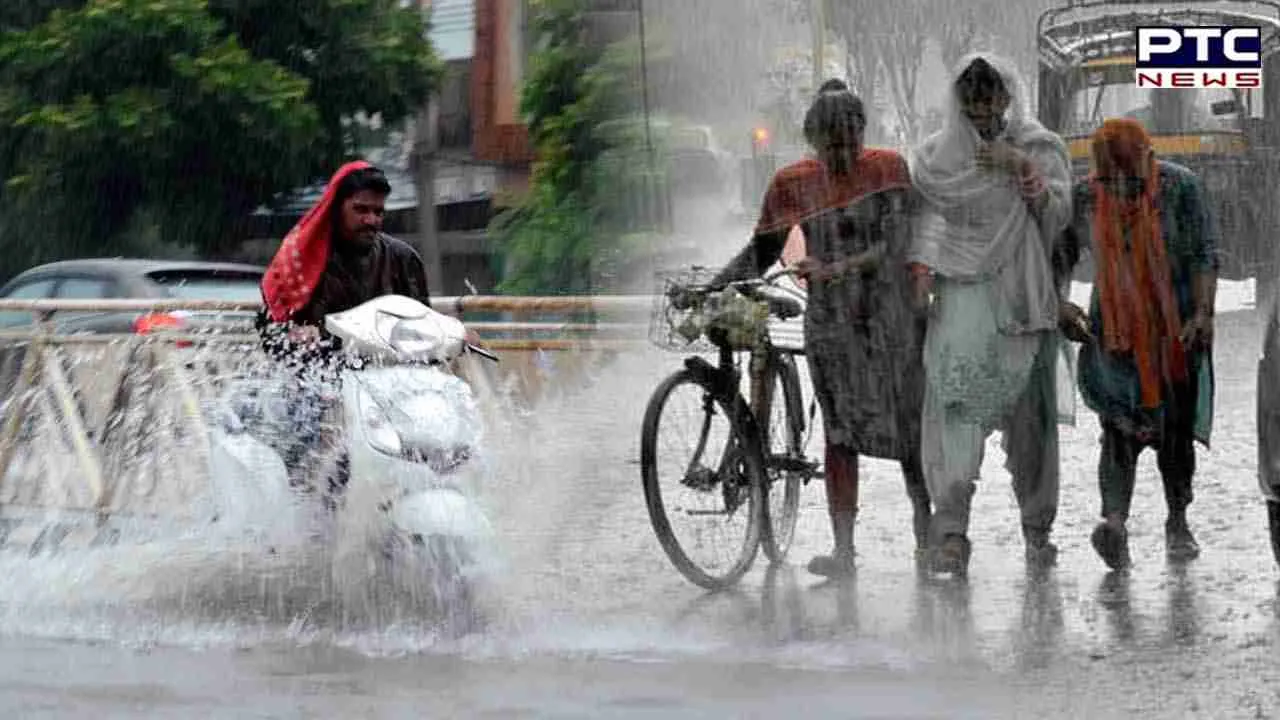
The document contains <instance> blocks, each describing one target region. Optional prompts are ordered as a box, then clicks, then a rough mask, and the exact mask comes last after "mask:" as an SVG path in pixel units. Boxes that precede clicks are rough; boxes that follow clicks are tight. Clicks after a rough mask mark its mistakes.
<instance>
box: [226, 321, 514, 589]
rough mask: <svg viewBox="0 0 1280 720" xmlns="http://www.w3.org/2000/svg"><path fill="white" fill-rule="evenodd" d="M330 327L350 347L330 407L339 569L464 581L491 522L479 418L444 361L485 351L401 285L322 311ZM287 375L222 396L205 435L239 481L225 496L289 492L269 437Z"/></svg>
mask: <svg viewBox="0 0 1280 720" xmlns="http://www.w3.org/2000/svg"><path fill="white" fill-rule="evenodd" d="M325 328H326V329H327V330H328V331H329V332H330V333H331V334H332V335H334V336H335V337H337V338H339V339H340V340H341V342H342V352H344V353H345V354H347V355H349V356H350V358H349V362H347V363H346V364H345V365H344V369H343V370H342V371H341V388H342V389H341V400H342V405H341V410H340V413H341V415H340V417H339V418H338V419H337V422H338V423H340V424H341V426H342V428H343V436H344V440H345V445H346V447H347V452H348V458H349V463H350V465H349V473H348V481H347V485H346V487H345V489H344V490H343V491H342V493H341V497H340V499H339V507H338V509H337V512H336V513H334V514H333V516H332V518H331V520H330V521H329V522H328V523H327V525H328V527H329V528H330V531H329V532H327V533H326V534H327V535H329V537H330V540H331V542H332V545H331V549H332V552H333V556H334V560H335V563H336V565H335V572H337V573H339V574H344V575H347V579H348V581H349V582H348V584H350V585H352V586H356V587H359V586H362V585H364V584H366V583H365V582H364V579H363V578H364V574H365V573H366V572H367V571H368V570H369V569H374V570H375V571H376V572H379V573H380V572H381V571H380V570H377V567H379V566H384V565H386V564H389V565H390V566H391V567H392V569H394V570H395V574H396V575H397V576H399V577H398V578H396V580H397V582H396V583H395V584H396V585H401V584H402V582H400V580H409V581H411V582H413V583H415V584H416V583H422V582H429V583H432V584H434V585H435V588H434V589H433V592H434V594H435V595H436V596H437V597H438V596H440V595H441V594H450V595H452V594H456V593H457V592H459V591H462V592H467V586H468V585H469V584H470V582H469V581H470V579H471V578H472V577H474V575H475V571H476V570H478V569H479V567H478V563H477V562H476V561H477V560H479V556H480V555H482V554H483V553H484V551H485V550H486V549H487V548H489V547H491V545H490V544H489V542H488V541H489V539H490V538H491V537H492V534H493V533H492V528H491V526H490V524H489V521H488V518H487V517H486V515H485V513H484V512H483V511H482V510H481V509H480V507H479V505H478V504H477V502H476V501H475V495H476V493H475V492H473V489H474V483H475V482H476V481H477V480H478V478H476V477H474V475H475V472H474V471H475V470H476V468H474V467H473V466H474V465H476V463H475V462H474V459H475V456H476V455H477V454H478V452H479V449H480V443H481V440H482V430H483V423H482V420H481V416H480V412H479V408H478V407H477V405H476V402H475V398H474V396H473V394H472V392H471V388H470V386H469V385H468V384H467V383H466V382H465V381H463V380H462V379H460V378H458V377H457V376H455V375H453V374H452V372H451V363H453V362H454V361H455V360H458V359H459V358H461V357H462V355H463V354H465V353H467V352H468V350H469V349H472V350H475V351H476V352H478V353H480V354H482V355H483V354H485V353H484V352H483V351H481V350H478V349H475V348H469V346H468V345H467V343H466V341H465V332H466V330H465V328H464V327H463V325H462V323H461V322H459V321H458V320H456V319H454V318H451V317H448V316H446V315H442V314H440V313H438V312H435V311H433V310H431V309H430V308H428V307H427V306H425V305H423V304H422V303H420V302H418V301H416V300H412V299H410V298H407V297H402V296H398V295H388V296H384V297H380V298H376V299H374V300H371V301H369V302H367V303H365V304H363V305H360V306H358V307H355V308H352V309H351V310H348V311H346V312H342V313H335V314H332V315H329V316H327V317H326V318H325ZM490 357H491V356H490ZM291 382H292V380H290V379H289V377H285V376H282V378H281V379H280V380H274V379H273V380H270V381H268V382H266V383H263V382H261V381H257V382H255V381H252V380H245V381H239V382H236V383H233V388H232V389H231V391H230V392H229V393H228V394H227V395H226V396H225V397H224V400H223V403H224V404H223V406H222V408H221V410H220V412H221V421H220V422H218V423H215V430H214V433H213V434H214V437H213V438H212V440H213V444H214V463H215V466H216V467H215V473H216V475H217V476H219V477H221V478H223V480H222V481H221V484H228V482H230V483H231V485H234V486H235V487H228V488H227V491H228V492H227V493H225V494H226V495H227V496H230V497H237V496H240V495H243V496H244V497H255V496H257V497H259V498H261V492H262V491H261V486H262V485H263V484H267V485H271V486H272V487H273V488H275V489H277V490H279V491H280V492H285V493H289V492H290V490H289V489H288V484H289V483H288V479H287V477H286V473H285V468H284V465H283V463H282V462H281V460H280V456H279V455H278V452H279V448H280V447H281V445H280V443H278V442H273V438H277V439H278V438H279V437H280V433H281V428H282V427H287V426H288V424H289V422H288V397H289V391H288V390H287V389H286V386H287V385H289V384H291ZM286 432H287V431H286ZM285 444H287V439H286V442H285ZM272 449H274V450H275V451H272ZM264 457H265V458H266V459H267V460H269V462H265V464H264ZM239 476H243V477H241V478H240V479H239V480H235V481H234V482H232V481H231V480H230V478H237V477H239ZM239 486H255V487H258V488H259V489H258V491H257V492H247V491H244V490H240V491H239V492H237V491H236V488H238V487H239ZM305 504H307V505H310V503H305ZM240 505H246V503H240ZM247 505H249V506H252V505H253V504H252V503H248V504H247ZM315 506H316V508H317V509H318V507H319V502H316V503H315ZM242 510H244V511H246V512H251V513H252V512H254V510H253V508H252V507H245V508H242ZM424 549H425V551H423V550H424ZM459 581H461V582H459ZM460 588H461V590H460Z"/></svg>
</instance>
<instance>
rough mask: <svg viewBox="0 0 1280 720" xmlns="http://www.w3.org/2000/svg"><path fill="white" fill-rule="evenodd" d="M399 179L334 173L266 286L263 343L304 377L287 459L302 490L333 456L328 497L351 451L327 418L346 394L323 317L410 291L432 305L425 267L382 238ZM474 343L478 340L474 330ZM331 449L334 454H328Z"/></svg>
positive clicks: (341, 480) (371, 171) (366, 167)
mask: <svg viewBox="0 0 1280 720" xmlns="http://www.w3.org/2000/svg"><path fill="white" fill-rule="evenodd" d="M390 194H391V183H390V182H388V181H387V177H386V175H385V174H384V173H383V172H382V171H381V170H379V169H378V168H376V167H374V166H373V165H370V164H369V163H367V162H364V161H356V162H351V163H347V164H346V165H343V166H342V167H341V168H339V169H338V171H337V172H336V173H334V175H333V177H332V178H331V179H330V180H329V183H328V185H327V186H326V187H325V191H324V195H323V196H322V197H321V198H320V200H319V202H317V203H316V204H315V205H314V206H312V207H311V209H310V210H308V211H307V212H306V214H305V215H303V216H302V219H301V220H299V221H298V223H297V225H295V226H294V227H293V229H292V230H290V231H289V234H288V235H286V236H285V239H284V242H282V243H281V245H280V249H279V250H278V251H276V255H275V257H274V259H273V260H272V261H271V265H270V266H269V267H268V268H267V272H266V275H265V276H264V277H263V280H262V297H263V301H264V304H265V309H264V311H263V312H262V313H261V314H260V315H259V318H258V329H259V332H260V333H261V335H262V340H263V346H264V348H265V349H266V350H267V352H268V353H269V354H271V355H272V356H273V357H275V358H277V359H280V360H283V361H284V362H285V363H287V364H288V365H289V366H290V367H291V368H292V369H293V370H294V371H295V372H296V375H297V380H298V383H297V385H296V392H295V393H293V397H291V398H290V401H289V416H290V418H291V422H292V426H293V427H292V430H293V437H292V438H291V439H290V441H288V442H287V443H286V444H287V445H288V447H287V448H286V449H285V451H284V453H283V455H284V459H285V464H286V466H287V467H288V468H289V472H290V481H291V483H292V484H294V485H295V486H304V487H306V486H310V485H311V478H314V477H316V475H317V471H320V470H322V469H323V468H322V465H323V463H324V461H325V460H329V459H332V460H336V463H337V466H336V468H334V470H333V471H332V472H330V473H329V483H328V489H329V494H330V495H334V494H337V493H339V492H340V491H341V489H342V488H343V487H344V486H345V485H346V480H347V471H348V469H347V461H346V455H345V453H344V452H342V451H341V450H339V449H338V448H337V447H336V442H335V440H336V438H334V437H333V436H334V433H333V432H331V431H328V430H326V428H325V425H326V423H325V419H326V416H327V415H328V413H329V412H330V411H331V410H332V409H333V407H334V405H335V403H336V400H337V397H338V393H337V389H336V385H337V372H336V371H337V370H338V367H337V365H336V362H335V360H336V358H335V351H336V350H337V349H338V345H339V343H338V340H337V338H334V337H332V336H331V335H330V334H329V333H328V332H327V331H325V329H324V327H323V323H324V318H325V316H326V315H329V314H332V313H338V312H343V311H345V310H349V309H351V308H354V307H356V306H358V305H361V304H363V303H365V302H368V301H369V300H372V299H374V298H377V297H381V296H384V295H403V296H406V297H409V298H413V299H415V300H418V301H420V302H422V303H423V304H425V305H427V306H430V304H431V301H430V299H429V296H428V288H427V273H426V265H425V263H423V261H422V258H421V256H419V255H418V253H417V251H415V250H414V249H413V248H412V247H411V246H410V245H409V244H408V243H405V242H404V241H402V240H398V239H396V238H394V237H391V236H390V235H387V234H386V233H384V232H382V221H383V216H384V214H385V210H386V199H387V196H388V195H390ZM467 341H468V342H469V343H472V344H477V343H478V338H477V337H476V335H475V333H473V332H468V337H467ZM326 451H327V452H326Z"/></svg>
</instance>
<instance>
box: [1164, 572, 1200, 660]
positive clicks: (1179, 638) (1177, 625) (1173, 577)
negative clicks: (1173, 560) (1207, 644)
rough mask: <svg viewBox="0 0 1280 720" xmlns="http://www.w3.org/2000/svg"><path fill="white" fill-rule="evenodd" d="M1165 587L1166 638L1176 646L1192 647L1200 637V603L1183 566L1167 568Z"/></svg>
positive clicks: (1193, 585) (1192, 583) (1193, 584)
mask: <svg viewBox="0 0 1280 720" xmlns="http://www.w3.org/2000/svg"><path fill="white" fill-rule="evenodd" d="M1167 587H1168V610H1167V612H1166V614H1165V617H1166V637H1167V639H1168V640H1170V641H1172V642H1173V643H1174V644H1176V645H1194V644H1195V642H1196V640H1198V639H1199V637H1200V630H1201V618H1200V603H1199V598H1198V593H1197V592H1196V587H1195V583H1194V582H1193V581H1192V579H1191V577H1190V576H1189V575H1188V574H1187V568H1186V566H1185V565H1182V564H1171V565H1170V566H1169V580H1168V583H1167Z"/></svg>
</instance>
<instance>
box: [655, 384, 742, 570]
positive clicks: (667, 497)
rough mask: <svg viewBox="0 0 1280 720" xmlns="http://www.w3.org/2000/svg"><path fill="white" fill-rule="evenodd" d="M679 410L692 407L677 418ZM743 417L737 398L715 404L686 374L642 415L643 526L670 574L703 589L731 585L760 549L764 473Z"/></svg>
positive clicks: (660, 391) (663, 387)
mask: <svg viewBox="0 0 1280 720" xmlns="http://www.w3.org/2000/svg"><path fill="white" fill-rule="evenodd" d="M685 405H691V406H692V407H691V408H689V410H686V411H685V412H683V413H682V412H681V411H682V410H683V409H684V408H683V407H682V406H685ZM749 417H750V411H749V410H748V408H747V404H746V402H745V401H744V400H742V398H741V397H737V396H735V397H734V398H733V402H732V403H726V402H725V401H723V400H720V399H717V398H716V397H715V393H714V391H713V388H712V387H711V386H710V384H709V383H708V382H704V381H703V380H702V379H701V378H700V377H699V376H698V375H697V374H695V373H692V372H690V371H688V370H682V371H680V372H677V373H675V374H673V375H671V376H670V377H668V378H667V379H666V380H664V381H663V382H662V384H660V385H659V386H658V388H657V389H656V390H655V391H654V393H653V396H652V397H651V398H650V400H649V405H648V407H647V408H646V410H645V415H644V426H643V429H642V433H641V439H640V471H641V474H642V477H643V482H644V495H645V503H646V505H647V506H648V509H649V521H650V523H651V524H652V525H653V531H654V533H655V534H656V535H657V536H658V541H659V542H660V543H661V544H662V549H663V551H665V552H666V554H667V557H668V558H669V559H670V560H671V563H672V564H673V565H675V566H676V569H677V570H679V571H680V573H681V574H682V575H684V576H685V578H687V579H688V580H689V581H690V582H692V583H694V584H696V585H698V586H700V587H703V588H706V589H708V590H721V589H724V588H726V587H729V586H732V585H733V584H735V583H737V582H738V580H739V579H741V578H742V576H743V575H744V574H745V573H746V572H747V570H749V569H750V568H751V564H752V563H753V562H754V561H755V557H756V552H757V550H758V548H759V545H760V532H761V524H762V522H763V513H764V510H763V507H764V471H763V468H762V467H761V464H760V452H759V446H758V445H757V438H756V437H755V434H754V432H753V431H751V430H749V429H748V427H749V422H748V420H747V419H748V418H749ZM681 422H684V423H685V426H684V427H682V426H681ZM682 446H683V447H684V448H686V449H688V450H691V451H692V452H689V453H685V452H682V451H681V447H682ZM687 524H689V525H692V526H693V527H692V528H686V527H685V526H686V525H687ZM686 530H692V532H686ZM708 539H709V540H710V542H708V543H706V545H707V546H708V547H705V548H704V547H703V545H704V543H703V541H704V540H708ZM704 550H705V551H709V552H704Z"/></svg>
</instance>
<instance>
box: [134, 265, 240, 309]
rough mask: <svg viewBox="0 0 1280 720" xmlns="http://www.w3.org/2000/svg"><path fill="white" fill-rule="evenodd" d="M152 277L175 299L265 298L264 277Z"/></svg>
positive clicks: (185, 274)
mask: <svg viewBox="0 0 1280 720" xmlns="http://www.w3.org/2000/svg"><path fill="white" fill-rule="evenodd" d="M150 277H151V280H152V281H154V282H155V283H156V284H157V285H159V286H160V287H162V288H163V289H164V292H165V294H166V295H167V296H169V297H171V298H174V299H176V300H226V301H229V302H256V301H258V300H261V299H262V290H261V289H260V285H259V283H260V282H261V279H260V278H259V277H258V276H256V275H249V274H234V275H233V274H222V273H209V272H171V273H155V274H152V275H151V276H150Z"/></svg>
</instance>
